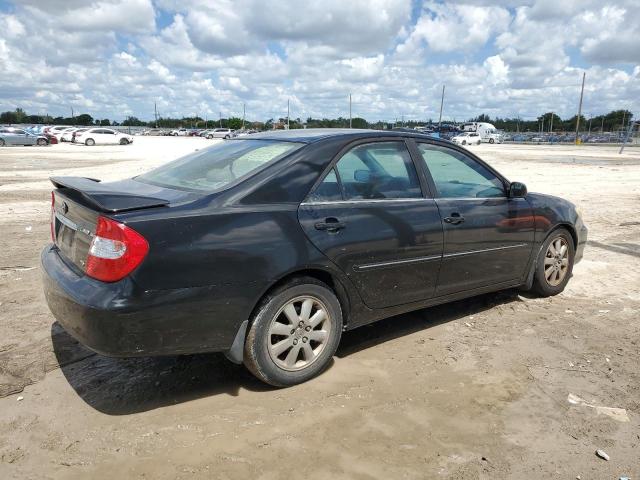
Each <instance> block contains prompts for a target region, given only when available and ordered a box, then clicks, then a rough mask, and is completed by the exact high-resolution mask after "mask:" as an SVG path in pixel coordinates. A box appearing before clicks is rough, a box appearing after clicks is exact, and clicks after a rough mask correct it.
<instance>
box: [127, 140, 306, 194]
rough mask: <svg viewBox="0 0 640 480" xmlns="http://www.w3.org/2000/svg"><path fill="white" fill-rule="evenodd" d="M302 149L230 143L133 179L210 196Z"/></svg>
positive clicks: (281, 144) (266, 143)
mask: <svg viewBox="0 0 640 480" xmlns="http://www.w3.org/2000/svg"><path fill="white" fill-rule="evenodd" d="M303 146H304V144H302V143H295V142H278V141H270V140H233V141H230V142H223V143H218V144H216V145H214V146H212V147H209V148H206V149H203V150H199V151H197V152H193V153H191V154H189V155H187V156H184V157H182V158H179V159H178V160H175V161H173V162H170V163H168V164H166V165H163V166H161V167H159V168H156V169H155V170H152V171H150V172H149V173H145V174H144V175H140V176H138V177H135V178H136V180H139V181H141V182H146V183H151V184H153V185H158V186H161V187H168V188H177V189H182V190H192V191H198V192H207V193H210V192H214V191H216V190H220V189H222V188H224V187H225V186H226V185H227V184H229V183H231V182H234V181H236V180H238V179H241V178H243V177H246V176H248V175H249V174H251V173H254V172H255V171H257V170H259V169H260V168H262V167H264V166H266V165H267V164H269V163H272V162H275V161H277V160H279V159H281V158H283V157H285V156H286V155H288V154H290V153H292V152H294V151H296V150H298V149H300V148H302V147H303Z"/></svg>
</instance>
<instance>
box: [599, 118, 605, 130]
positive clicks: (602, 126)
mask: <svg viewBox="0 0 640 480" xmlns="http://www.w3.org/2000/svg"><path fill="white" fill-rule="evenodd" d="M600 133H604V115H602V125H601V126H600Z"/></svg>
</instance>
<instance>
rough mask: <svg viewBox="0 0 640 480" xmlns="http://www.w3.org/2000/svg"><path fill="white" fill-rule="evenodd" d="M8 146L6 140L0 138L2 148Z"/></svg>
mask: <svg viewBox="0 0 640 480" xmlns="http://www.w3.org/2000/svg"><path fill="white" fill-rule="evenodd" d="M5 145H6V144H5V143H4V140H3V139H2V138H0V147H4V146H5Z"/></svg>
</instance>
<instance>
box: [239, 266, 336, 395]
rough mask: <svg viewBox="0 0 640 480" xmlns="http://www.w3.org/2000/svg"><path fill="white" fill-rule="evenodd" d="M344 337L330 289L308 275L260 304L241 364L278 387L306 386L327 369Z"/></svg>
mask: <svg viewBox="0 0 640 480" xmlns="http://www.w3.org/2000/svg"><path fill="white" fill-rule="evenodd" d="M341 336H342V309H341V308H340V303H339V302H338V299H337V297H336V296H335V294H334V293H333V291H332V290H331V289H330V288H329V287H328V286H327V285H325V284H324V283H322V282H320V281H318V280H316V279H314V278H308V277H302V278H297V279H294V280H292V281H290V282H288V283H286V284H284V285H283V286H281V287H278V288H277V289H275V290H274V291H273V292H270V293H268V294H267V295H266V296H265V297H264V298H263V299H262V301H261V302H260V304H259V305H258V307H257V308H256V310H255V313H254V315H253V317H252V319H251V325H250V327H249V331H248V333H247V338H246V340H245V345H244V364H245V366H246V367H247V369H248V370H249V371H250V372H251V373H253V374H254V375H255V376H256V377H258V379H260V380H262V381H263V382H265V383H268V384H269V385H273V386H276V387H287V386H290V385H296V384H298V383H302V382H306V381H307V380H310V379H311V378H313V377H315V376H317V375H319V374H320V373H322V372H323V371H324V370H325V369H326V368H327V366H328V365H329V363H330V361H331V358H332V357H333V354H334V353H335V351H336V349H337V348H338V344H339V343H340V337H341Z"/></svg>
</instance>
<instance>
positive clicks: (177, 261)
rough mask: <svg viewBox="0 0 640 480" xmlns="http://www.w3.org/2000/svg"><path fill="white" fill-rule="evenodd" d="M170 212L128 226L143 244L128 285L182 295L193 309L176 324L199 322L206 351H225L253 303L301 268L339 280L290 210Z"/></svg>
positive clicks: (294, 211)
mask: <svg viewBox="0 0 640 480" xmlns="http://www.w3.org/2000/svg"><path fill="white" fill-rule="evenodd" d="M171 210H173V209H171ZM175 210H178V211H174V212H172V213H171V214H170V215H167V213H166V209H158V211H157V212H156V213H152V212H153V211H150V212H149V213H147V214H146V215H144V216H141V217H140V218H137V219H136V218H129V219H128V220H127V224H128V225H130V226H131V227H132V228H134V229H135V230H137V231H138V232H140V233H141V234H142V235H143V236H144V237H145V238H146V239H147V240H148V241H149V254H148V256H147V258H146V259H145V260H144V262H143V263H142V265H141V266H140V267H138V269H137V270H136V271H134V273H133V274H132V279H133V281H134V282H135V283H136V284H137V285H139V287H140V289H142V290H144V291H145V292H147V293H152V292H155V293H161V292H166V293H167V298H172V297H175V295H176V293H177V292H182V294H181V296H182V299H183V300H188V302H186V304H189V305H191V306H193V305H197V309H196V310H197V311H194V310H193V309H192V308H190V309H189V311H188V312H186V311H185V312H176V316H177V318H176V321H179V317H180V316H181V315H185V316H186V315H188V316H189V318H192V317H193V316H194V315H195V316H200V317H201V322H202V329H203V331H207V330H209V327H210V331H215V332H216V335H215V342H216V345H210V347H211V348H212V349H220V348H225V347H227V348H228V347H229V346H230V344H231V342H232V341H233V338H234V336H235V333H236V331H237V329H238V327H239V326H240V324H241V323H242V321H244V320H246V319H248V318H249V317H250V315H251V313H252V311H253V308H254V307H255V305H256V304H257V302H258V301H259V299H260V298H261V297H262V296H263V295H264V293H265V292H266V291H267V290H268V289H269V288H270V287H271V286H272V285H273V284H274V283H275V282H277V281H278V280H279V279H281V278H282V277H284V276H285V275H287V274H288V273H291V272H294V271H298V270H300V269H304V268H307V267H308V268H321V269H323V270H326V271H329V272H330V273H333V274H338V275H339V273H338V272H335V271H334V267H333V265H332V264H331V263H330V262H329V261H328V260H327V259H326V258H325V257H324V256H323V255H322V254H321V253H320V252H318V251H317V250H316V249H315V247H313V245H312V244H311V243H310V242H309V241H308V240H307V238H306V236H305V235H304V233H303V232H302V229H301V228H300V225H299V223H298V218H297V205H296V204H285V205H277V204H276V205H270V206H260V207H256V206H251V207H241V206H235V207H226V208H212V207H204V208H202V209H200V210H195V211H194V210H189V211H182V212H180V211H179V210H181V209H175ZM161 212H162V213H161ZM203 347H204V345H203Z"/></svg>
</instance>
